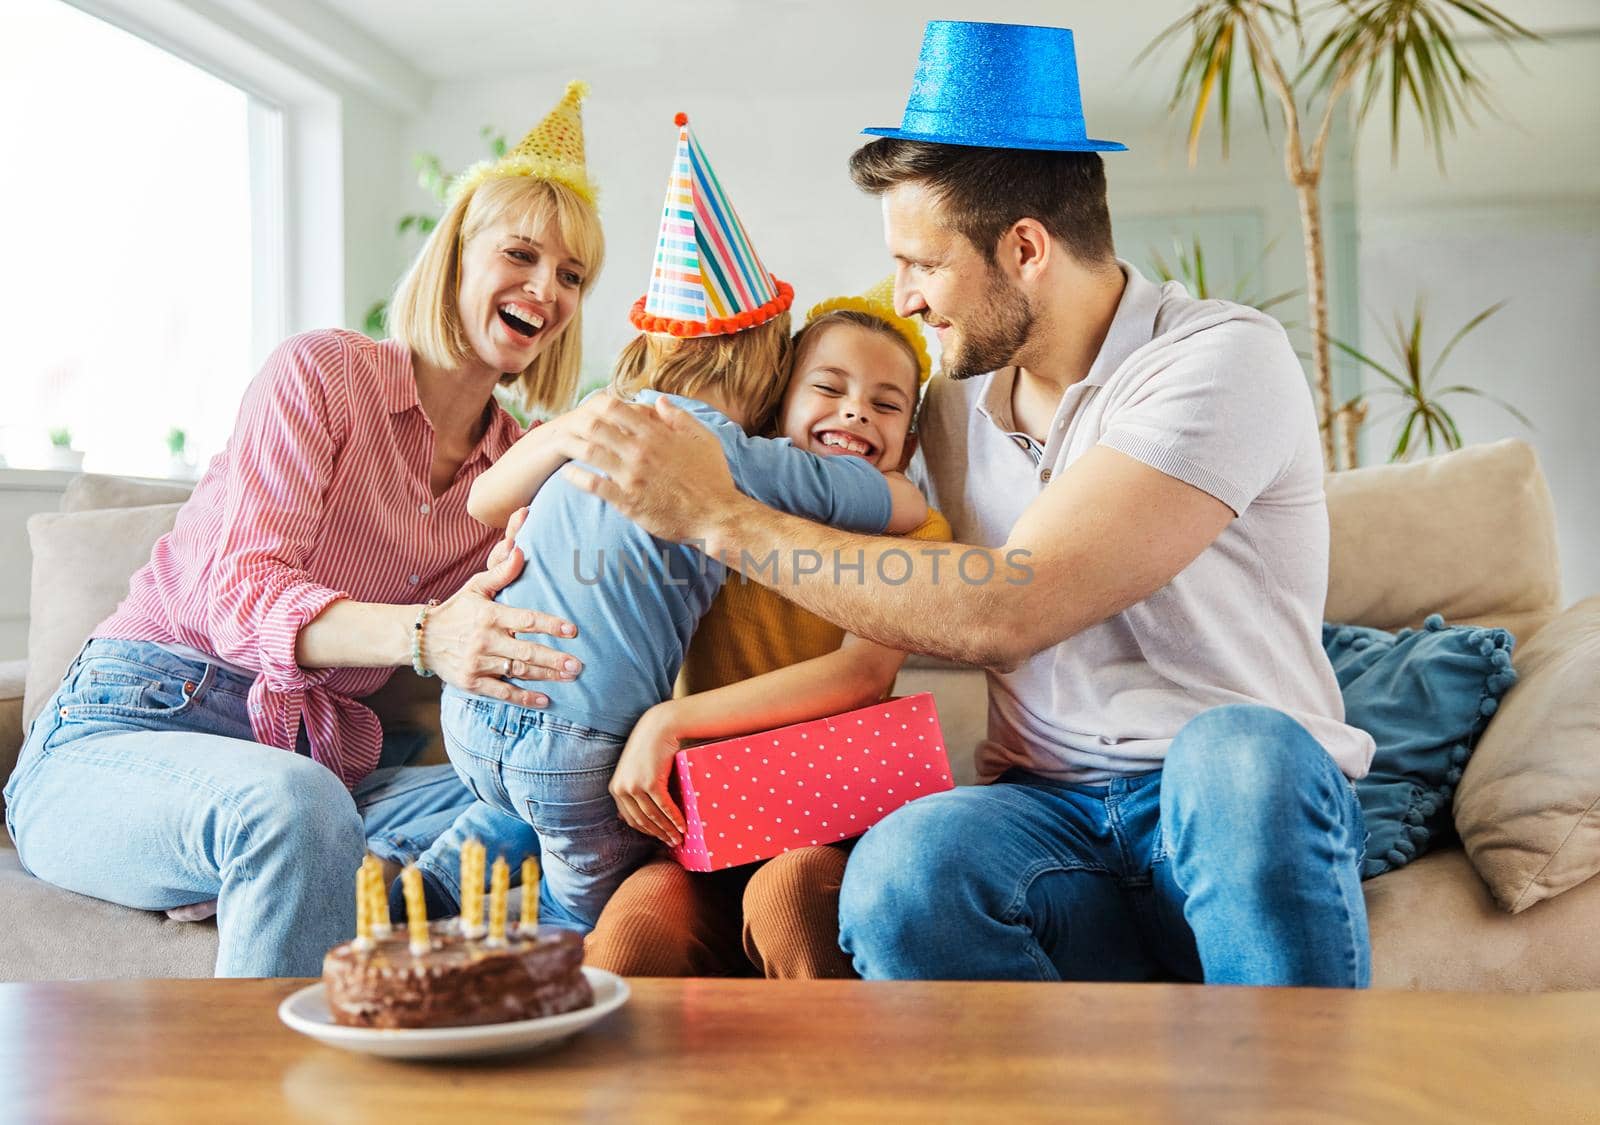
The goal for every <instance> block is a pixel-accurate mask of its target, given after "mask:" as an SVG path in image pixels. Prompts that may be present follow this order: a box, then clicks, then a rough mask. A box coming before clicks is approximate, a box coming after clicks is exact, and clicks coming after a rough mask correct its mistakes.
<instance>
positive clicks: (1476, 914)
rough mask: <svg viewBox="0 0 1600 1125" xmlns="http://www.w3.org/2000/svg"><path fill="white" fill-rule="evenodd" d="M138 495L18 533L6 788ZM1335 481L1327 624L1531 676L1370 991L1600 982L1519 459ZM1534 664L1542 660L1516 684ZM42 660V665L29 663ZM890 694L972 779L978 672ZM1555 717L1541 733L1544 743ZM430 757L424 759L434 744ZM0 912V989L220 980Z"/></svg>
mask: <svg viewBox="0 0 1600 1125" xmlns="http://www.w3.org/2000/svg"><path fill="white" fill-rule="evenodd" d="M130 487H131V486H128V485H126V484H123V483H120V482H116V481H110V480H107V479H104V478H102V479H99V480H96V479H94V478H84V480H82V481H81V482H79V483H78V484H75V485H74V487H73V488H72V489H70V490H69V492H68V495H67V497H66V498H65V499H64V502H63V509H64V511H63V512H62V513H60V514H50V515H46V516H36V517H34V519H33V520H32V521H30V533H31V535H32V542H33V547H34V551H35V571H34V573H35V588H34V591H33V615H34V620H33V624H32V629H33V632H32V634H31V636H30V655H31V656H32V657H33V658H34V661H35V665H36V666H35V667H32V668H29V667H28V666H27V664H25V663H17V664H13V665H10V666H6V665H0V776H7V775H9V773H10V769H11V765H12V763H13V761H14V760H15V756H16V753H17V750H18V747H19V745H20V742H21V739H22V730H23V716H24V694H25V691H24V687H25V683H26V682H29V681H31V686H32V689H33V690H32V691H31V692H29V693H27V695H28V697H27V703H29V704H31V706H32V708H34V709H37V707H38V706H39V705H40V703H42V702H43V699H44V698H46V697H47V696H48V694H49V691H50V690H51V688H52V687H53V681H54V678H55V677H56V676H58V675H59V672H60V666H64V664H65V662H66V661H67V660H69V659H70V657H71V655H72V654H73V652H75V651H76V648H77V646H78V644H79V643H80V642H81V639H82V637H83V636H84V634H85V633H86V631H87V630H88V629H89V628H90V627H92V625H93V624H94V622H95V621H96V620H98V619H99V617H100V616H102V615H103V614H104V613H105V612H106V611H107V610H108V609H109V606H107V605H105V604H103V603H104V602H105V601H106V599H110V600H111V601H112V602H113V603H114V601H115V599H116V597H117V596H118V593H119V591H120V589H125V587H126V580H127V575H128V573H129V572H131V570H132V568H133V567H134V566H136V565H137V564H138V562H140V561H142V559H143V557H144V555H145V554H147V553H148V547H149V542H150V541H151V540H152V539H153V537H154V536H155V535H156V534H159V532H160V530H161V528H162V527H164V526H166V525H168V524H170V520H171V514H172V511H173V510H174V509H175V505H166V506H162V507H143V508H136V509H121V510H106V509H107V508H108V507H114V506H116V505H119V504H127V503H130V502H132V503H144V504H147V505H148V504H150V503H152V501H158V500H163V499H170V497H169V496H165V495H161V494H158V493H151V492H148V491H144V490H143V487H144V486H138V487H137V488H135V489H134V491H129V489H130ZM1328 487H1329V511H1330V518H1331V522H1332V530H1333V573H1332V576H1331V581H1330V594H1329V606H1328V617H1329V619H1330V620H1336V621H1341V622H1352V623H1357V624H1364V625H1371V626H1375V627H1379V628H1389V629H1393V628H1397V627H1399V626H1401V625H1406V624H1416V623H1417V622H1419V621H1420V620H1421V619H1422V618H1423V617H1424V616H1426V615H1427V614H1428V613H1432V612H1439V613H1442V614H1444V615H1445V617H1446V618H1447V619H1449V620H1450V621H1451V622H1478V623H1491V624H1497V625H1504V626H1505V627H1507V628H1509V629H1511V630H1512V631H1513V632H1514V633H1516V634H1517V636H1518V640H1519V644H1518V650H1517V667H1518V670H1519V672H1520V673H1521V674H1522V676H1523V683H1521V684H1519V685H1518V687H1516V688H1514V689H1513V690H1512V693H1511V694H1510V695H1509V696H1508V697H1507V698H1506V700H1505V702H1504V704H1503V706H1502V709H1501V711H1500V712H1499V713H1498V714H1497V715H1496V716H1495V718H1494V719H1493V720H1492V721H1491V723H1490V727H1489V730H1488V732H1486V734H1485V735H1484V738H1483V740H1482V742H1481V743H1480V746H1479V749H1478V752H1477V754H1476V755H1475V757H1474V759H1473V761H1472V763H1471V764H1470V765H1469V767H1468V769H1467V772H1466V776H1464V777H1463V779H1462V782H1461V785H1460V787H1459V791H1458V796H1457V806H1456V808H1457V819H1458V822H1459V823H1461V825H1462V829H1463V838H1464V839H1466V841H1467V844H1468V848H1469V849H1470V850H1471V852H1472V854H1471V857H1470V858H1469V854H1468V851H1466V850H1463V849H1462V847H1460V846H1456V845H1451V846H1447V847H1444V848H1442V849H1440V850H1436V851H1435V852H1433V853H1431V854H1428V855H1425V856H1423V857H1422V858H1420V859H1418V860H1416V861H1415V862H1413V863H1411V864H1410V865H1409V866H1407V867H1404V868H1402V869H1401V870H1399V871H1396V872H1392V873H1390V874H1387V875H1383V876H1380V877H1379V878H1377V879H1374V880H1372V881H1370V882H1369V883H1367V884H1366V892H1367V903H1368V908H1369V912H1370V917H1371V932H1372V942H1373V966H1374V983H1375V984H1376V985H1377V986H1379V987H1390V988H1446V989H1479V990H1546V989H1577V988H1600V941H1597V940H1596V938H1595V935H1596V934H1597V933H1600V878H1591V877H1590V876H1591V875H1593V874H1594V873H1595V871H1596V870H1597V869H1600V819H1597V818H1596V815H1595V812H1594V809H1595V806H1594V804H1593V802H1594V800H1595V798H1596V796H1597V793H1596V791H1595V790H1596V789H1597V788H1600V741H1597V732H1600V718H1597V716H1596V714H1595V707H1596V706H1597V703H1596V702H1595V701H1596V700H1600V673H1597V671H1596V668H1597V667H1600V599H1593V600H1591V601H1590V602H1588V603H1584V604H1582V605H1579V606H1576V607H1573V608H1572V609H1571V610H1569V611H1567V613H1566V614H1563V615H1561V619H1560V622H1559V623H1558V624H1556V625H1549V626H1548V628H1549V629H1550V630H1551V632H1550V633H1549V634H1548V636H1550V637H1551V638H1554V639H1555V640H1556V643H1555V644H1553V645H1547V646H1545V651H1543V652H1541V651H1539V648H1538V646H1530V645H1529V644H1528V641H1529V639H1530V638H1532V637H1533V636H1534V635H1535V634H1536V633H1538V632H1539V631H1540V630H1541V629H1544V628H1546V627H1547V623H1548V622H1550V621H1551V620H1552V619H1553V618H1556V617H1557V612H1558V609H1559V579H1558V571H1557V566H1556V552H1555V544H1554V520H1553V513H1552V511H1551V507H1550V499H1549V493H1548V490H1547V488H1546V487H1545V483H1544V478H1543V476H1542V475H1541V473H1540V471H1539V468H1538V465H1537V463H1536V461H1535V459H1534V457H1533V454H1532V451H1531V450H1530V449H1529V448H1528V447H1527V446H1526V445H1523V444H1522V443H1519V442H1502V443H1499V444H1497V445H1492V446H1482V447H1474V448H1471V449H1468V450H1464V451H1462V452H1460V453H1456V454H1451V455H1448V456H1445V457H1441V458H1437V459H1434V460H1431V461H1427V462H1422V463H1419V464H1416V465H1411V466H1396V467H1390V466H1385V467H1380V468H1373V469H1364V470H1358V471H1356V472H1352V473H1345V474H1340V475H1338V476H1335V477H1332V478H1330V480H1329V486H1328ZM96 509H98V510H96ZM86 570H87V571H90V572H92V573H89V574H87V575H86V574H85V573H84V571H86ZM63 572H66V573H70V574H71V580H70V581H63V578H62V574H63ZM1586 646H1587V647H1586ZM1526 653H1531V654H1532V656H1531V659H1532V660H1533V662H1534V663H1533V664H1532V665H1530V667H1529V668H1526V669H1525V668H1524V654H1526ZM1574 654H1577V656H1578V657H1579V658H1578V659H1574ZM1584 654H1592V655H1593V659H1592V660H1590V659H1589V658H1588V656H1586V655H1584ZM41 660H45V661H47V662H48V664H49V665H50V666H49V667H40V666H37V665H38V663H39V661H41ZM421 683H423V682H422V681H418V680H417V679H416V678H415V677H412V676H409V675H397V676H396V677H395V679H394V681H393V682H392V684H391V687H390V688H388V689H385V691H384V692H383V693H381V694H382V695H383V697H384V698H383V699H382V701H381V702H380V704H379V708H378V709H379V711H380V714H381V715H383V717H384V719H385V722H386V723H394V722H422V723H426V722H428V721H429V719H430V714H431V711H432V704H431V700H430V699H429V698H428V696H427V695H426V694H422V695H418V694H417V688H418V686H419V684H421ZM424 690H425V689H424ZM899 690H900V691H902V692H912V691H922V690H928V691H932V692H933V693H934V694H935V696H936V698H937V701H938V706H939V713H940V718H941V721H942V723H943V726H944V730H945V735H946V740H947V742H948V743H949V745H950V747H951V757H952V761H953V763H954V764H955V766H956V771H957V775H958V779H959V780H964V781H970V780H971V778H972V763H971V753H970V751H971V748H972V747H973V746H974V745H975V744H976V742H977V740H978V739H979V738H980V737H982V733H983V729H984V725H985V716H986V689H985V684H984V678H983V675H982V673H980V672H976V671H973V670H969V669H961V668H955V667H951V666H942V665H939V664H937V663H936V662H932V661H927V660H916V659H914V660H913V661H912V662H910V664H909V666H908V667H907V669H906V670H905V672H904V673H902V676H901V680H900V684H899ZM1525 701H1526V702H1525ZM1557 719H1559V720H1560V724H1559V726H1558V729H1556V730H1554V732H1553V733H1551V732H1546V731H1544V730H1542V729H1540V724H1541V723H1545V722H1547V721H1554V720H1557ZM1535 751H1537V753H1535ZM430 755H432V756H435V757H436V756H437V744H435V745H434V746H433V747H432V748H431V750H430ZM1541 755H1542V757H1541ZM1535 759H1537V760H1535ZM1585 802H1588V804H1586V803H1585ZM1475 864H1476V866H1475ZM1486 878H1487V880H1488V883H1486V881H1485V880H1486ZM1497 899H1498V900H1499V902H1498V903H1497ZM0 903H3V906H0V909H3V910H4V912H5V914H6V916H7V919H8V924H7V926H5V927H4V928H3V931H0V979H46V978H61V977H139V976H204V975H208V974H209V972H210V969H211V964H212V959H213V956H214V953H215V946H216V932H215V929H214V927H213V926H212V925H210V924H208V923H202V924H194V923H181V922H173V921H169V920H168V919H167V918H166V917H165V916H164V915H160V914H152V913H148V912H144V911H138V910H131V909H127V908H123V907H119V906H114V905H111V904H108V903H104V902H98V901H95V900H92V899H86V898H83V897H81V896H78V895H74V894H71V893H68V892H66V891H61V890H58V889H56V888H54V887H51V886H48V885H45V884H42V883H40V882H39V881H37V880H35V879H32V878H31V877H29V876H28V875H27V873H26V872H24V871H23V870H22V868H21V866H20V864H19V863H18V861H17V857H16V853H15V851H14V850H12V849H11V848H9V847H0ZM1501 904H1503V906H1504V907H1505V908H1503V906H1502V905H1501ZM1506 908H1512V909H1516V910H1517V911H1518V912H1517V913H1510V912H1508V909H1506Z"/></svg>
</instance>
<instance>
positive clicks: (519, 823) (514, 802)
mask: <svg viewBox="0 0 1600 1125" xmlns="http://www.w3.org/2000/svg"><path fill="white" fill-rule="evenodd" d="M440 726H441V727H443V729H444V746H445V750H446V751H448V752H449V754H450V761H451V763H452V764H453V765H454V766H455V768H456V772H457V774H459V775H460V777H461V780H462V781H463V782H464V783H465V784H466V786H467V788H468V789H470V790H471V791H472V794H473V796H475V797H476V798H477V799H478V804H476V805H474V806H473V807H472V808H469V809H468V810H466V812H464V813H462V814H461V818H460V820H459V821H458V822H457V825H456V826H455V827H454V828H452V829H451V831H449V832H448V833H446V834H445V835H444V836H441V837H440V838H439V840H438V841H437V842H436V843H435V844H434V845H433V846H432V847H431V848H429V849H428V851H427V852H426V853H425V854H424V855H423V856H422V858H421V859H419V860H418V861H417V862H418V864H419V866H422V867H423V868H424V869H425V871H427V872H428V873H429V874H430V875H432V874H435V873H438V872H445V871H449V870H450V869H452V868H455V867H456V866H457V865H458V860H459V855H460V847H461V843H462V842H463V841H464V840H466V839H468V838H470V837H471V836H472V835H477V836H478V838H479V839H483V840H484V841H485V846H486V849H487V851H488V854H489V856H490V857H491V859H492V857H493V856H494V855H495V848H496V841H497V840H501V839H506V838H509V837H511V836H513V835H514V832H515V830H517V829H520V830H521V831H523V832H526V831H528V828H529V827H530V826H531V828H532V830H533V832H534V834H535V836H536V837H537V850H538V852H539V854H540V855H541V856H542V857H543V860H544V863H543V876H544V879H543V894H542V896H541V907H540V909H541V913H540V917H541V919H547V920H549V921H551V922H553V923H556V924H560V925H565V926H569V927H571V928H573V929H577V930H582V931H583V932H585V933H587V932H588V931H589V930H591V929H593V928H594V924H595V922H596V921H598V920H599V918H600V911H601V909H603V908H604V906H605V904H606V901H607V900H608V899H610V898H611V895H612V894H613V893H614V892H615V891H616V889H617V887H618V886H620V885H621V883H622V880H623V879H625V878H627V876H628V875H629V874H630V873H631V872H632V871H633V870H634V868H636V867H638V866H639V865H640V864H641V863H643V862H644V861H645V859H647V858H648V857H649V856H650V855H651V854H652V853H653V852H654V851H655V843H654V841H652V840H651V839H650V837H648V836H645V835H644V834H643V833H640V832H635V831H634V830H633V829H632V828H629V827H628V826H627V825H626V824H624V823H623V822H622V819H621V818H620V817H619V816H618V815H617V805H616V802H615V801H614V800H612V797H611V793H610V790H609V786H610V784H611V774H612V772H613V771H614V770H615V769H616V765H617V759H618V758H619V757H621V755H622V748H623V746H624V745H626V739H622V738H618V737H617V736H616V735H613V734H608V733H606V732H604V731H597V730H591V729H589V728H588V727H583V726H579V725H577V724H575V723H569V722H565V721H563V720H562V719H560V718H558V717H556V716H554V715H551V714H549V713H548V712H545V711H534V710H530V709H528V708H525V707H517V706H515V705H513V704H510V703H502V702H500V701H499V700H495V699H487V698H484V697H483V696H479V695H468V694H466V693H465V692H460V691H456V690H455V689H453V688H446V689H445V692H444V703H443V706H442V708H441V711H440ZM485 837H487V839H486V838H485ZM506 858H507V860H508V861H511V860H512V856H510V855H507V857H506Z"/></svg>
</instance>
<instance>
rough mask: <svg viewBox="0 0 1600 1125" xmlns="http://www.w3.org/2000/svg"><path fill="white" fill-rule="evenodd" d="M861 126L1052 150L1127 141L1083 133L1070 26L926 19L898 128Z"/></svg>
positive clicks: (950, 141)
mask: <svg viewBox="0 0 1600 1125" xmlns="http://www.w3.org/2000/svg"><path fill="white" fill-rule="evenodd" d="M862 132H863V133H871V134H873V135H874V136H879V137H898V138H900V139H901V140H907V141H931V142H933V143H935V144H943V145H977V146H981V147H985V148H1022V149H1042V150H1045V151H1049V152H1120V151H1122V150H1124V149H1126V148H1127V147H1128V146H1127V145H1125V144H1121V143H1120V142H1118V141H1098V140H1095V139H1094V138H1092V137H1090V136H1088V135H1086V132H1085V128H1084V123H1083V98H1082V96H1081V95H1080V94H1079V92H1078V56H1077V52H1076V50H1075V49H1074V47H1073V44H1072V32H1071V31H1069V30H1067V29H1066V28H1064V27H1031V26H1028V25H1024V24H1010V23H971V22H968V21H966V20H929V21H928V26H927V29H926V30H925V31H924V32H923V35H922V57H921V58H919V59H918V60H917V76H916V78H914V79H913V80H912V83H911V97H910V98H908V99H907V101H906V112H905V116H904V118H903V119H902V120H901V122H900V127H899V128H898V129H895V128H891V127H889V126H882V127H879V128H875V129H863V130H862Z"/></svg>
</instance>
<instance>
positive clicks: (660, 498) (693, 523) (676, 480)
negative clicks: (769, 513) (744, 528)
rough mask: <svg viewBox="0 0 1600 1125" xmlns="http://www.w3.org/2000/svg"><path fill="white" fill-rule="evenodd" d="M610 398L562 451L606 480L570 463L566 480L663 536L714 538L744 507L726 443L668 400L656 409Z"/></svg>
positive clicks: (684, 539)
mask: <svg viewBox="0 0 1600 1125" xmlns="http://www.w3.org/2000/svg"><path fill="white" fill-rule="evenodd" d="M606 399H607V401H606V405H605V406H604V408H603V409H598V408H597V409H596V410H595V412H594V414H593V415H592V416H591V417H590V418H589V419H588V425H586V426H585V427H583V432H582V433H577V434H574V435H573V437H572V439H571V440H570V441H569V442H568V443H566V446H565V449H566V452H567V453H568V456H570V457H571V458H572V459H573V460H574V461H581V462H583V463H584V464H585V465H589V466H592V467H593V468H595V469H598V470H599V471H600V472H601V473H604V474H605V476H604V477H602V476H599V475H597V474H596V473H593V472H589V471H588V470H586V469H584V468H582V467H580V466H578V465H568V466H567V467H566V468H564V469H562V470H561V471H562V473H563V474H564V475H565V476H566V478H567V480H569V481H570V482H571V483H572V484H574V485H576V486H577V487H578V488H581V489H583V490H584V491H585V492H592V493H594V494H595V495H596V496H599V497H600V498H601V499H602V500H605V501H606V502H607V503H609V504H611V505H612V506H613V507H615V508H616V509H617V510H618V511H619V512H621V513H622V514H623V515H625V516H627V517H628V518H629V519H631V520H633V522H634V523H636V524H638V525H639V526H640V527H642V528H644V529H645V530H646V531H648V532H649V533H650V534H651V535H654V536H657V537H658V538H661V539H670V540H673V541H674V542H678V543H682V542H684V541H686V540H690V539H699V540H707V539H709V538H710V531H711V529H712V528H714V527H716V526H717V524H718V522H719V521H720V520H722V519H724V518H726V517H727V516H728V515H729V514H730V513H731V512H733V511H735V510H736V509H737V507H738V504H739V502H740V495H739V492H738V490H737V489H735V488H734V486H733V475H732V474H731V473H729V471H728V460H727V457H726V456H725V455H724V454H723V452H722V443H721V442H719V441H718V440H717V437H716V435H715V434H713V433H712V432H711V431H710V430H709V429H707V428H706V427H705V426H703V425H701V424H700V423H699V422H697V421H696V420H695V419H694V417H693V416H691V415H690V414H688V413H687V412H686V411H683V410H680V409H678V408H677V407H675V406H673V405H672V404H671V403H669V402H667V401H666V400H665V399H657V400H656V402H655V404H654V405H640V404H637V403H631V402H623V401H621V400H620V399H616V398H612V397H611V396H606Z"/></svg>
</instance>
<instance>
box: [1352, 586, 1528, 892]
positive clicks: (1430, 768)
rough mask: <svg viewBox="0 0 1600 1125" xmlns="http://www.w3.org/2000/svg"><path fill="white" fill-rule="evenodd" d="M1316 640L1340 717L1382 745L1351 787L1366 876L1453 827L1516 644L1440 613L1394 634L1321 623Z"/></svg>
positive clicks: (1508, 677)
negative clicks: (1457, 798)
mask: <svg viewBox="0 0 1600 1125" xmlns="http://www.w3.org/2000/svg"><path fill="white" fill-rule="evenodd" d="M1322 639H1323V646H1324V647H1325V648H1326V649H1327V652H1328V659H1329V661H1330V662H1331V663H1332V664H1333V671H1334V674H1335V675H1336V676H1337V677H1338V679H1339V689H1340V691H1341V692H1342V693H1343V694H1344V708H1345V721H1346V722H1348V723H1349V724H1350V725H1352V726H1356V727H1360V728H1361V729H1362V730H1364V731H1366V732H1367V733H1368V734H1370V735H1372V738H1373V741H1375V742H1376V743H1377V744H1378V748H1377V753H1376V754H1374V755H1373V759H1372V768H1371V770H1370V771H1369V772H1368V773H1367V776H1366V777H1364V778H1362V779H1361V780H1360V781H1358V782H1356V794H1357V796H1359V797H1360V799H1361V812H1362V815H1363V816H1364V817H1365V818H1366V822H1367V857H1366V860H1365V862H1364V864H1363V866H1362V871H1361V874H1362V877H1363V878H1368V879H1370V878H1372V877H1373V876H1375V875H1381V874H1383V873H1384V872H1385V871H1390V870H1392V869H1394V868H1397V867H1404V866H1405V865H1406V864H1407V863H1409V862H1410V861H1411V860H1412V859H1414V858H1416V857H1417V856H1419V855H1421V854H1422V853H1423V852H1424V851H1426V850H1427V849H1428V847H1429V845H1430V844H1431V843H1432V842H1433V841H1434V840H1435V838H1436V837H1437V836H1438V835H1439V834H1440V833H1441V832H1444V833H1448V831H1449V830H1450V797H1451V795H1452V793H1453V792H1454V790H1455V786H1456V785H1457V784H1458V783H1459V782H1460V780H1461V773H1462V770H1463V768H1464V767H1465V766H1466V764H1467V758H1468V756H1469V755H1470V754H1471V752H1472V746H1473V742H1474V740H1475V739H1476V738H1477V736H1478V734H1479V732H1481V731H1482V730H1483V728H1484V726H1485V725H1486V724H1487V723H1488V721H1489V716H1490V715H1492V714H1494V712H1495V709H1496V707H1497V706H1498V705H1499V699H1500V697H1501V696H1502V695H1503V694H1504V693H1505V691H1506V689H1508V688H1509V687H1510V686H1511V685H1512V684H1513V683H1514V682H1515V681H1516V673H1515V672H1513V671H1512V669H1511V646H1512V639H1511V634H1510V633H1507V632H1506V631H1505V630H1504V629H1478V628H1470V627H1469V628H1450V627H1448V626H1446V625H1445V623H1444V619H1443V618H1441V617H1439V616H1438V615H1437V614H1435V615H1432V616H1430V617H1428V618H1427V620H1426V622H1425V623H1424V625H1423V628H1422V629H1420V630H1418V629H1402V630H1401V631H1400V632H1398V633H1393V634H1391V633H1386V632H1384V631H1383V630H1381V629H1363V628H1360V627H1359V626H1354V625H1327V626H1324V627H1323V638H1322Z"/></svg>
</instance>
